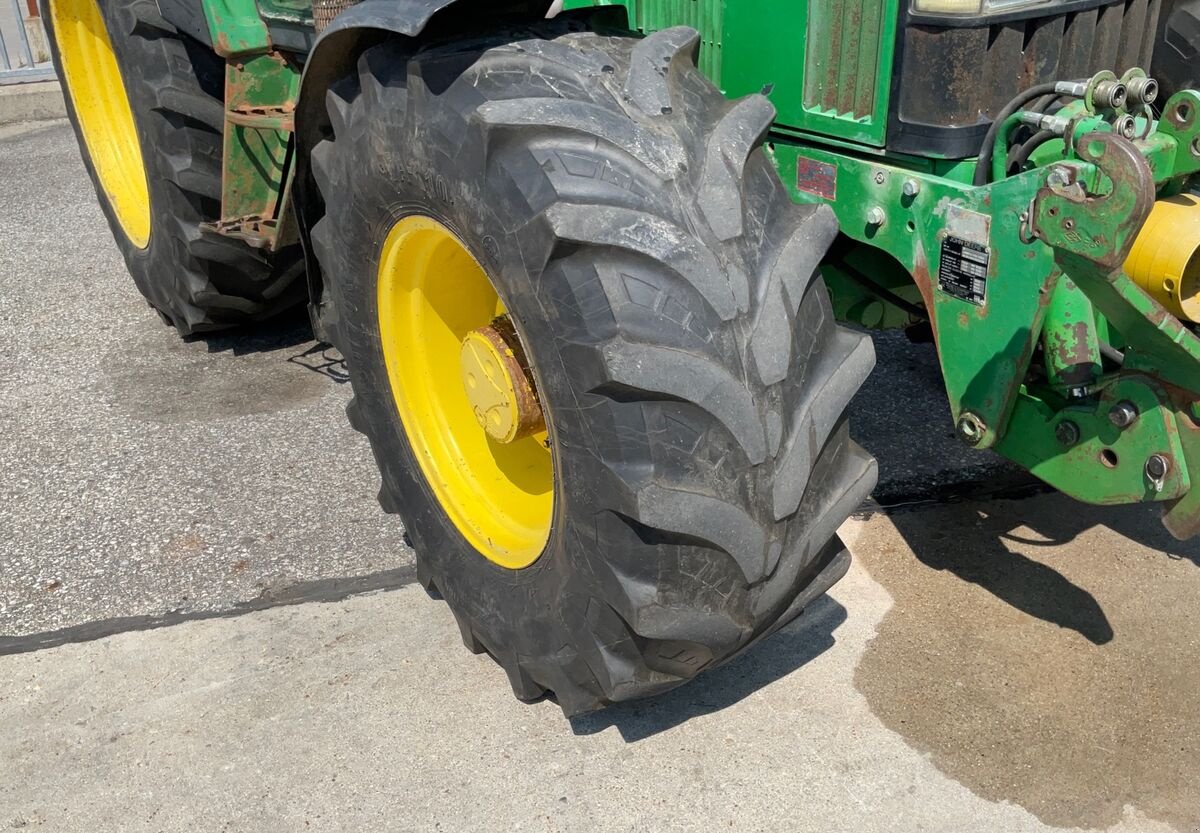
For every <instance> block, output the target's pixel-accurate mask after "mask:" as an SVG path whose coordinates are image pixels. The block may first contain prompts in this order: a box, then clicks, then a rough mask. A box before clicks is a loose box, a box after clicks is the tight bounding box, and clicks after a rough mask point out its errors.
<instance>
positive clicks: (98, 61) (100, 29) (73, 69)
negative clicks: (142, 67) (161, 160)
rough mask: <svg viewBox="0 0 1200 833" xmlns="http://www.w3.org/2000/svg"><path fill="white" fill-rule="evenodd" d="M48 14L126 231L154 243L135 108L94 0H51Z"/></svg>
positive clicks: (142, 243)
mask: <svg viewBox="0 0 1200 833" xmlns="http://www.w3.org/2000/svg"><path fill="white" fill-rule="evenodd" d="M50 17H51V22H52V23H53V25H54V33H55V39H56V41H57V43H58V53H59V58H60V60H61V62H62V71H63V76H64V78H63V81H64V82H65V83H66V87H67V92H68V93H69V94H70V96H71V104H72V106H73V107H74V109H75V116H76V119H77V120H78V121H79V129H80V132H81V133H82V134H83V142H84V144H85V145H86V146H87V152H88V156H90V157H91V160H92V166H93V167H94V168H95V170H96V176H97V178H98V179H99V180H100V187H101V188H102V189H103V190H104V194H105V196H106V197H107V198H108V204H109V205H110V206H112V211H113V214H115V215H116V218H117V222H118V223H119V224H120V226H121V229H122V231H124V232H125V236H126V237H128V238H129V241H130V242H131V243H132V244H133V245H134V246H136V247H137V248H139V249H144V248H146V246H147V245H148V244H149V243H150V189H149V186H148V184H147V179H146V168H145V165H144V164H143V162H142V149H141V145H140V144H139V142H138V136H137V128H136V127H135V126H134V122H133V110H132V109H131V108H130V106H129V97H128V96H127V95H126V93H125V84H124V82H123V80H122V78H121V70H120V67H118V66H117V58H116V55H115V54H114V52H113V47H112V41H111V40H109V37H108V30H107V29H106V28H105V25H104V17H103V16H102V15H101V13H100V7H99V5H97V3H96V0H50Z"/></svg>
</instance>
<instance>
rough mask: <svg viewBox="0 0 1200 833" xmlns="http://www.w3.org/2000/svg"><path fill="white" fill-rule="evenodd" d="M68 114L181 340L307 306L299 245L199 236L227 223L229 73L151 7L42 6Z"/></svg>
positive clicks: (127, 254) (70, 1)
mask: <svg viewBox="0 0 1200 833" xmlns="http://www.w3.org/2000/svg"><path fill="white" fill-rule="evenodd" d="M43 17H44V20H45V21H46V29H47V32H48V34H49V36H50V44H51V53H52V55H53V58H54V65H55V68H56V69H57V71H58V77H59V78H60V79H62V83H63V88H64V93H65V99H66V106H67V115H68V117H69V118H70V121H71V123H72V125H73V126H74V128H75V134H76V138H77V139H78V141H79V148H80V152H81V154H82V156H83V162H84V165H85V166H86V168H87V171H88V174H89V176H90V177H91V180H92V184H93V185H94V187H95V189H96V194H97V196H98V197H99V199H100V204H101V207H102V209H103V211H104V215H105V217H106V218H107V219H108V224H109V228H110V229H111V230H112V234H113V237H114V239H115V240H116V243H117V247H118V248H119V249H120V251H121V254H122V255H123V257H124V259H125V263H126V265H127V267H128V269H129V272H130V274H132V276H133V279H134V282H135V283H136V284H137V287H138V289H139V290H140V291H141V293H142V295H143V296H144V297H145V298H146V300H147V301H148V302H149V303H150V305H151V306H152V307H154V308H155V309H157V310H158V311H159V313H160V314H161V315H162V316H163V318H164V319H165V320H167V321H169V322H170V323H171V324H173V325H174V326H175V327H176V328H177V329H178V330H179V332H180V333H181V334H183V335H190V334H192V333H197V332H204V331H211V330H219V329H223V328H227V327H232V326H236V325H240V324H245V323H248V322H252V321H257V320H260V319H263V318H267V317H269V316H271V315H274V314H276V313H279V312H281V311H283V310H285V309H287V308H289V307H292V306H295V305H296V304H298V303H299V302H301V301H302V300H303V299H304V296H305V292H306V286H305V282H304V280H303V267H302V261H301V259H300V250H299V246H290V247H287V248H285V249H284V250H282V251H280V252H277V253H275V254H270V255H269V254H267V253H265V252H263V251H261V250H259V249H256V248H253V247H251V246H250V245H248V244H247V243H245V242H243V241H240V240H236V239H232V238H229V237H225V236H221V235H217V234H214V233H211V232H208V231H205V230H202V229H201V224H202V223H205V222H212V221H215V220H217V219H219V218H220V216H221V166H222V155H223V140H222V131H223V129H224V118H225V112H224V105H223V100H224V84H225V64H224V61H222V60H221V59H220V58H219V57H218V56H217V55H216V54H215V53H213V52H212V50H211V49H209V48H208V47H207V46H206V45H204V44H202V43H199V42H198V41H195V40H192V39H191V38H188V37H186V36H185V35H181V34H180V33H178V32H177V31H176V30H175V28H174V27H173V26H171V25H170V24H169V23H167V22H166V21H165V20H164V19H163V18H162V16H161V15H160V14H159V11H158V6H157V4H156V3H154V2H153V0H132V1H131V2H111V1H110V0H44V16H43Z"/></svg>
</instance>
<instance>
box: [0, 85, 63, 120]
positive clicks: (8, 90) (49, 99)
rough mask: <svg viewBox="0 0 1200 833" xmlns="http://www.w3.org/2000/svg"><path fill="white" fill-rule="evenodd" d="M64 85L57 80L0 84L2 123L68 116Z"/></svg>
mask: <svg viewBox="0 0 1200 833" xmlns="http://www.w3.org/2000/svg"><path fill="white" fill-rule="evenodd" d="M66 115H67V109H66V105H65V104H63V92H62V85H61V84H59V83H58V82H57V81H33V82H30V83H28V84H5V85H3V86H0V124H15V123H17V122H23V121H45V120H47V119H61V118H66Z"/></svg>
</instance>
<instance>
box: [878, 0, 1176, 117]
mask: <svg viewBox="0 0 1200 833" xmlns="http://www.w3.org/2000/svg"><path fill="white" fill-rule="evenodd" d="M1161 5H1162V0H1123V1H1122V2H1118V3H1112V4H1109V5H1104V6H1100V7H1099V8H1092V9H1088V10H1086V11H1077V12H1069V13H1066V14H1058V15H1053V16H1048V17H1038V18H1030V19H1026V20H1017V21H1013V22H1010V23H1003V24H997V25H992V26H982V27H978V28H963V29H949V28H942V27H929V26H923V25H910V26H909V27H908V28H907V29H906V31H905V37H904V53H903V56H904V57H903V69H902V71H901V84H900V101H899V116H900V120H901V121H902V122H905V123H908V124H917V125H929V126H936V127H963V126H970V125H976V124H980V123H986V122H988V121H990V120H991V118H992V116H993V115H995V113H996V112H997V111H999V110H1000V108H1001V107H1003V106H1004V105H1005V104H1006V103H1007V102H1009V101H1010V100H1012V98H1013V97H1014V96H1015V95H1017V93H1019V92H1020V91H1022V90H1024V89H1027V88H1028V87H1031V86H1033V85H1034V84H1038V83H1041V82H1044V81H1054V80H1059V79H1075V78H1086V77H1089V76H1091V75H1092V74H1094V73H1096V72H1098V71H1100V70H1104V69H1109V70H1113V71H1117V72H1123V71H1124V70H1126V69H1128V68H1130V67H1133V66H1141V67H1143V68H1146V69H1149V67H1150V59H1151V55H1152V53H1153V48H1154V39H1155V32H1156V30H1157V27H1158V16H1159V11H1160V8H1161Z"/></svg>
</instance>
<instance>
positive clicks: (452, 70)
mask: <svg viewBox="0 0 1200 833" xmlns="http://www.w3.org/2000/svg"><path fill="white" fill-rule="evenodd" d="M577 26H578V24H577V23H572V22H564V21H556V22H551V23H547V24H544V25H543V26H541V27H540V28H535V29H529V30H523V31H521V32H512V33H508V34H507V35H498V36H493V37H490V38H488V39H480V40H476V41H471V42H459V43H452V44H443V45H436V44H435V45H429V46H427V47H425V48H423V49H421V50H419V51H416V52H415V53H414V52H412V51H411V50H407V48H406V47H405V46H404V45H403V44H402V43H384V44H382V45H378V46H374V47H372V48H371V49H369V50H368V51H367V52H365V53H364V54H363V55H362V56H361V58H360V60H359V61H358V66H357V71H356V72H355V73H353V74H351V75H349V76H348V77H345V78H343V79H341V80H340V81H339V82H337V83H336V84H335V85H334V86H333V88H332V89H331V90H330V91H329V93H328V97H327V102H328V113H329V118H330V137H329V138H328V139H326V140H324V141H322V142H321V143H320V144H319V145H318V146H317V147H316V148H315V149H314V151H313V154H312V170H313V176H314V181H315V183H316V185H317V186H318V188H319V189H320V192H321V194H322V195H323V198H324V201H325V205H326V208H327V213H326V214H325V216H324V217H323V218H322V219H321V220H320V221H319V222H318V223H317V224H316V225H315V226H314V228H313V233H312V239H313V245H314V250H315V252H316V254H317V257H318V259H319V261H320V263H321V265H322V269H323V273H324V275H325V280H326V282H327V285H328V287H329V289H330V291H331V293H332V296H331V300H332V304H333V307H334V309H335V311H336V315H335V319H334V320H335V321H336V324H335V326H334V330H335V331H334V332H333V334H332V335H333V338H334V340H335V341H336V343H337V346H338V347H339V348H340V349H341V351H342V352H343V353H344V355H345V356H346V358H347V361H348V365H349V368H350V373H351V379H352V382H353V387H354V392H355V398H354V401H353V403H352V404H351V406H350V408H349V415H350V419H351V422H352V424H353V425H354V426H355V427H356V428H358V429H359V430H360V431H362V432H363V433H364V434H366V436H367V437H368V438H369V440H370V442H371V445H372V447H373V449H374V453H375V458H376V461H377V462H378V465H379V468H380V471H381V472H382V480H383V485H382V489H381V492H380V500H381V503H382V505H383V507H384V508H385V509H386V510H388V511H391V512H398V513H399V514H400V515H401V516H402V518H403V520H404V522H405V525H406V527H407V530H408V533H409V535H410V537H411V540H412V543H413V547H414V548H415V550H416V553H417V566H418V575H419V577H420V580H421V581H422V583H423V584H424V585H425V587H426V588H427V589H429V590H431V591H434V590H436V591H437V592H438V593H440V595H441V596H442V597H443V598H444V599H445V600H446V602H447V603H448V604H449V606H450V608H451V609H452V611H453V612H454V615H455V617H456V618H457V620H458V624H459V627H460V629H461V632H462V636H463V640H464V642H465V643H466V644H467V646H468V647H469V648H471V649H472V650H474V651H476V652H483V651H486V652H487V653H489V654H491V655H492V656H493V657H494V658H495V659H496V660H497V661H498V662H499V663H500V664H501V665H502V666H503V667H504V669H505V671H506V672H507V673H508V677H509V680H510V682H511V684H512V687H513V690H514V691H515V693H516V695H517V696H518V697H520V698H522V699H533V698H537V697H539V696H541V695H543V694H545V693H547V692H550V693H552V694H553V695H554V697H555V698H556V699H557V701H558V703H559V704H560V705H561V707H562V708H563V710H564V711H565V712H566V713H567V714H568V715H571V714H577V713H581V712H586V711H589V710H592V709H596V708H599V707H601V706H604V705H606V704H609V703H613V702H616V701H622V700H628V699H631V698H636V697H642V696H645V695H649V694H654V693H657V692H661V691H665V690H667V689H670V688H673V687H675V686H677V685H679V684H681V683H683V682H685V681H686V680H688V679H690V678H692V677H694V676H695V675H696V674H697V673H698V672H700V671H702V670H704V669H707V668H712V667H714V666H716V665H719V664H720V663H723V662H725V661H727V660H729V659H730V658H731V657H733V656H735V655H737V654H738V653H739V652H740V651H742V650H743V649H745V648H746V647H747V646H749V645H750V644H752V643H754V642H755V641H757V640H758V639H760V638H762V637H763V636H765V635H767V634H769V633H771V632H773V631H775V630H776V629H778V628H779V627H781V626H782V625H783V624H785V623H786V622H788V621H789V620H791V619H793V618H794V617H796V616H797V615H799V614H800V612H801V611H802V610H803V609H804V608H805V606H806V605H808V604H810V603H811V602H812V601H814V600H815V599H816V598H817V597H819V596H820V595H821V594H822V593H824V591H825V590H826V589H828V588H829V587H830V586H831V585H832V584H833V583H834V582H835V581H836V580H837V579H838V578H840V577H841V576H842V575H843V574H844V573H845V571H846V569H847V566H848V564H849V556H848V554H847V553H846V551H845V549H844V548H843V546H842V544H841V542H840V541H839V540H838V538H837V536H836V530H837V528H838V526H839V525H840V524H841V523H842V521H843V520H844V519H845V518H846V517H847V516H848V515H849V513H850V512H851V511H853V510H854V509H855V508H856V507H857V506H858V505H859V503H860V502H861V501H862V500H863V499H864V498H866V496H867V495H868V493H869V492H870V490H871V489H872V487H873V485H874V483H875V478H876V467H875V462H874V460H873V459H872V458H871V457H870V456H868V455H867V454H866V453H865V452H863V451H862V449H860V448H859V447H858V445H856V444H855V443H854V442H852V441H851V440H850V438H849V435H848V433H847V427H846V419H845V416H844V414H843V411H844V408H845V406H846V404H847V402H848V401H849V400H850V398H851V397H852V396H853V394H854V393H855V392H856V391H857V390H858V388H859V386H860V385H861V384H862V382H863V381H864V380H865V378H866V376H867V374H868V373H869V372H870V370H871V367H872V366H873V363H874V352H873V349H872V345H871V342H870V341H869V340H868V339H867V338H866V337H864V336H862V335H858V334H855V333H852V332H850V331H848V330H844V329H841V328H840V327H838V326H837V324H836V323H835V321H834V319H833V315H832V313H831V310H830V304H829V299H828V296H827V293H826V290H825V287H824V285H823V284H822V282H821V280H820V279H819V278H818V277H817V276H816V268H817V265H818V263H819V262H820V260H821V257H822V255H823V253H824V252H825V250H826V247H827V246H828V245H829V244H830V242H831V241H832V240H833V237H834V235H835V234H836V231H837V228H836V222H835V220H834V218H833V215H832V213H831V212H830V211H829V210H828V209H826V208H823V207H822V208H817V207H810V206H798V205H796V204H794V203H793V202H792V201H791V200H790V199H789V197H788V194H787V192H786V190H785V188H784V186H783V184H782V183H781V182H780V180H779V177H778V175H777V173H776V171H775V169H774V167H773V165H772V164H771V162H770V161H769V159H768V158H767V156H766V155H765V153H764V152H763V151H762V150H761V142H762V140H763V137H764V135H765V134H766V131H767V129H768V127H769V126H770V124H771V122H772V119H773V117H774V111H773V108H772V107H771V105H770V103H769V102H768V101H767V100H766V99H765V98H763V97H761V96H751V97H749V98H745V99H742V100H740V101H737V102H730V101H728V100H726V99H725V98H724V97H723V96H722V95H721V94H720V93H719V92H718V91H717V90H716V89H715V88H714V87H713V86H712V84H710V83H709V82H708V81H707V80H706V79H705V78H704V77H703V76H702V75H701V74H700V72H699V71H698V70H697V69H696V66H695V57H696V50H697V44H698V36H697V34H696V32H694V31H693V30H691V29H686V28H676V29H670V30H666V31H662V32H659V33H657V34H654V35H651V36H650V37H648V38H645V39H637V38H633V37H629V36H624V35H620V36H603V35H599V34H594V33H591V32H587V31H575V30H573V29H574V28H575V27H577Z"/></svg>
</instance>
